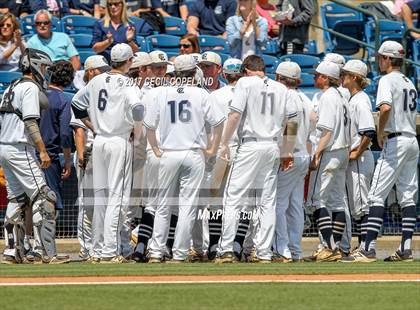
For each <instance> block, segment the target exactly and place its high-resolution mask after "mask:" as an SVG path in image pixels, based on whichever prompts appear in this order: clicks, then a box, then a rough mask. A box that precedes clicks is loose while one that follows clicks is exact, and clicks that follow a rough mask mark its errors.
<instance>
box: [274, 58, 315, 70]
mask: <svg viewBox="0 0 420 310" xmlns="http://www.w3.org/2000/svg"><path fill="white" fill-rule="evenodd" d="M279 60H280V62H283V61H293V62H296V63H297V64H298V65H299V66H300V69H301V70H302V72H309V71H313V70H314V69H315V67H316V66H317V65H318V64H319V62H320V61H321V59H319V58H318V57H316V56H312V55H306V54H290V55H284V56H281V57H280V59H279Z"/></svg>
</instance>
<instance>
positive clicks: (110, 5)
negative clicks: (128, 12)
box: [107, 2, 122, 7]
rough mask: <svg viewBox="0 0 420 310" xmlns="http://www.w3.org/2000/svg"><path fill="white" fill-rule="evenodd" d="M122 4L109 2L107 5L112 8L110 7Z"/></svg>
mask: <svg viewBox="0 0 420 310" xmlns="http://www.w3.org/2000/svg"><path fill="white" fill-rule="evenodd" d="M121 4H122V2H109V3H108V4H107V5H108V7H112V6H120V5H121Z"/></svg>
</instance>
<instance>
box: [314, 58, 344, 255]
mask: <svg viewBox="0 0 420 310" xmlns="http://www.w3.org/2000/svg"><path fill="white" fill-rule="evenodd" d="M323 61H329V62H333V63H335V64H337V65H338V66H339V67H340V69H342V68H343V66H344V65H345V63H346V59H345V58H344V57H343V55H340V54H337V53H328V54H326V55H325V57H324V59H323ZM337 89H338V91H339V92H340V93H341V95H343V97H344V98H345V99H346V100H347V101H349V100H350V92H349V90H348V89H347V88H345V87H343V86H342V83H340V86H338V87H337ZM322 94H323V92H322V91H320V92H318V93H316V94H315V95H314V97H313V98H312V104H313V106H314V110H315V112H317V111H318V105H319V101H320V98H321V96H322ZM311 141H312V144H313V145H312V149H313V150H315V149H316V145H317V142H318V141H317V138H316V131H312V134H311ZM312 173H314V172H311V174H312ZM307 206H308V207H309V209H306V210H307V211H310V212H313V208H312V206H309V205H307ZM344 212H345V215H346V228H345V233H344V234H343V237H342V239H341V242H340V249H341V250H342V253H343V254H344V253H345V254H347V253H349V252H350V249H351V237H352V225H351V216H350V211H349V209H348V208H345V209H344ZM319 237H320V240H321V243H320V245H319V246H318V250H319V251H321V250H322V248H323V247H324V246H325V241H323V240H322V236H321V235H319Z"/></svg>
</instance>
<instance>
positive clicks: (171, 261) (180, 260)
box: [165, 258, 190, 264]
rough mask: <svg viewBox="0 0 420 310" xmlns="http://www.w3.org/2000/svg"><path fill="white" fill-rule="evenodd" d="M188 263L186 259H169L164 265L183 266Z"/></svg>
mask: <svg viewBox="0 0 420 310" xmlns="http://www.w3.org/2000/svg"><path fill="white" fill-rule="evenodd" d="M189 262H190V260H189V259H188V258H187V259H174V258H173V259H170V260H167V261H165V263H166V264H184V263H189Z"/></svg>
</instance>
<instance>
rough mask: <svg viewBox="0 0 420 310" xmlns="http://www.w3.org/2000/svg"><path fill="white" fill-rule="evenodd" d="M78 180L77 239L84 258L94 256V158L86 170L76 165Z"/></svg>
mask: <svg viewBox="0 0 420 310" xmlns="http://www.w3.org/2000/svg"><path fill="white" fill-rule="evenodd" d="M76 172H77V180H78V187H79V198H78V205H79V214H78V217H77V239H78V240H79V243H80V248H81V254H82V255H83V256H84V257H89V256H92V255H93V248H92V244H93V242H92V241H93V235H92V221H93V210H94V208H93V206H94V195H93V170H92V158H91V159H90V160H89V161H88V163H87V165H86V168H85V170H82V169H81V168H79V166H78V165H76Z"/></svg>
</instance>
